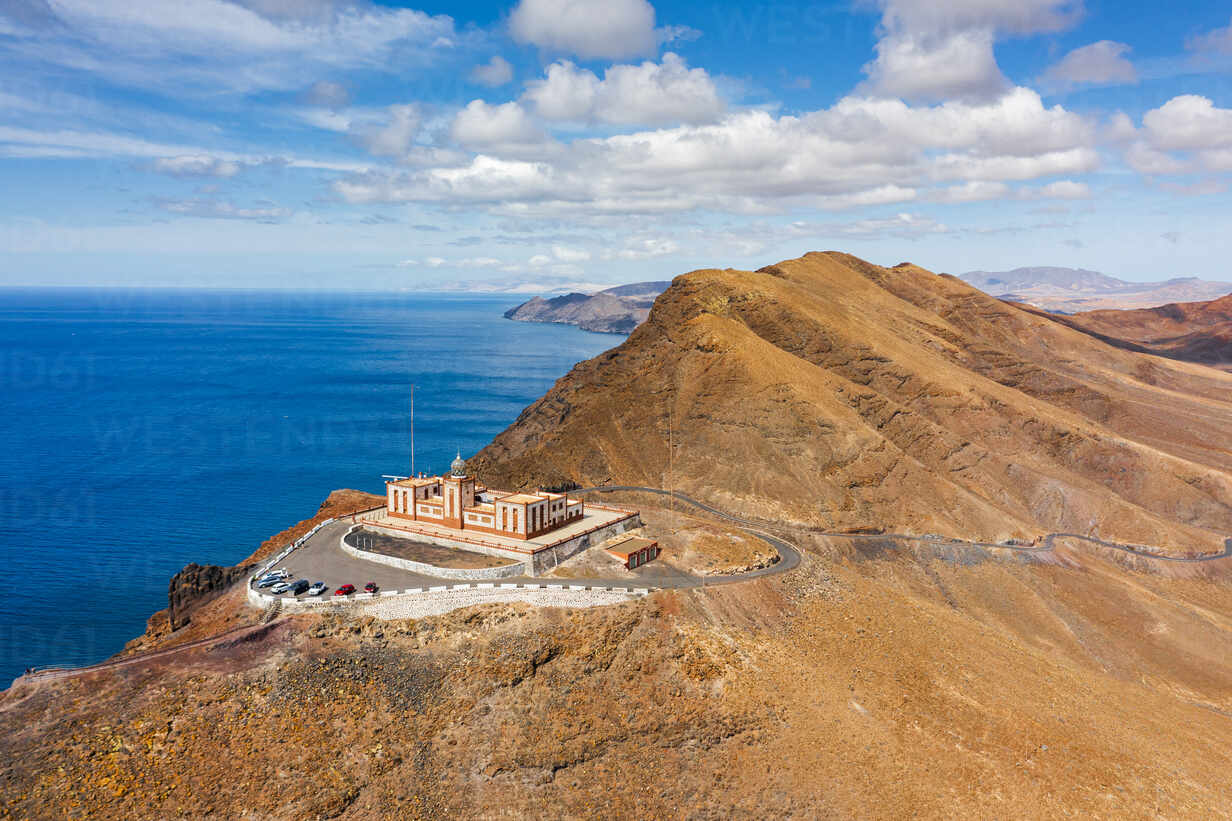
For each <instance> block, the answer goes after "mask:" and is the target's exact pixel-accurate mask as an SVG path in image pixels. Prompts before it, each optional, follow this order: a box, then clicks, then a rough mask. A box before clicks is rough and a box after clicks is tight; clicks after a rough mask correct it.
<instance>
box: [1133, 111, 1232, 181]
mask: <svg viewBox="0 0 1232 821" xmlns="http://www.w3.org/2000/svg"><path fill="white" fill-rule="evenodd" d="M1138 134H1139V139H1137V140H1135V141H1134V142H1133V143H1131V144H1130V146H1129V148H1127V149H1126V151H1125V160H1126V162H1128V163H1129V165H1130V167H1132V168H1133V169H1135V170H1136V171H1138V172H1139V173H1142V174H1147V175H1151V176H1159V175H1171V174H1194V173H1198V174H1201V173H1223V172H1227V171H1232V108H1218V107H1216V106H1215V104H1214V103H1213V102H1212V101H1211V100H1210V99H1209V98H1207V97H1201V96H1198V95H1196V94H1183V95H1181V96H1179V97H1173V98H1172V99H1171V100H1169V101H1168V102H1166V103H1164V104H1163V105H1162V106H1160V107H1159V108H1155V109H1151V110H1150V111H1148V112H1147V113H1146V114H1144V115H1143V117H1142V129H1141V131H1139V132H1138ZM1168 185H1170V186H1172V188H1170V189H1169V190H1177V191H1178V192H1181V193H1188V192H1190V191H1191V190H1193V191H1199V192H1200V193H1208V192H1209V191H1213V190H1215V186H1205V187H1204V186H1203V185H1202V184H1201V183H1198V184H1188V185H1187V187H1185V189H1184V191H1181V189H1179V188H1176V186H1175V184H1172V183H1169V184H1168Z"/></svg>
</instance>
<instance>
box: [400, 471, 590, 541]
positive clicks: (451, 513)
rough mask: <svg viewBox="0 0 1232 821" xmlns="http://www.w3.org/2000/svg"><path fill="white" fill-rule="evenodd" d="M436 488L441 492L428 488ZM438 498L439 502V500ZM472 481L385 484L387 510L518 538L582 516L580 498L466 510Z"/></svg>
mask: <svg viewBox="0 0 1232 821" xmlns="http://www.w3.org/2000/svg"><path fill="white" fill-rule="evenodd" d="M434 487H439V489H440V495H439V496H433V495H431V491H432V489H433V488H434ZM438 500H439V501H438ZM475 504H476V501H475V480H474V478H471V477H467V478H464V479H455V478H453V477H446V478H444V479H442V480H440V482H438V483H437V485H425V486H423V487H418V488H406V487H399V486H397V485H395V484H393V483H389V484H387V485H386V510H387V511H388V513H389V515H390V516H391V517H394V518H398V519H410V520H412V521H429V522H435V523H437V524H441V525H443V526H445V527H453V528H457V529H459V530H476V531H479V532H482V533H491V534H495V535H499V536H509V537H513V538H517V539H533V538H535V537H537V536H542V535H543V534H545V533H549V532H551V531H553V530H556V529H557V528H559V527H561V526H563V525H565V524H567V523H569V522H572V521H576V520H577V519H579V518H581V517H582V516H583V515H584V513H585V508H584V506H583V503H582V501H581V500H580V499H572V500H570V499H568V498H567V497H562V498H559V499H552V498H546V499H540V500H538V501H535V502H501V501H499V500H497V501H496V502H495V503H494V504H495V508H496V509H495V513H494V514H491V515H489V514H473V513H468V512H467V510H468V508H472V507H474V506H475Z"/></svg>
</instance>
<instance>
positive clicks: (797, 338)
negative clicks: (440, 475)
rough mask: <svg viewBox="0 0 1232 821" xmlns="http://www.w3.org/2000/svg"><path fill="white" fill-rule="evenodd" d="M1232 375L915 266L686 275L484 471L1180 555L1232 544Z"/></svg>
mask: <svg viewBox="0 0 1232 821" xmlns="http://www.w3.org/2000/svg"><path fill="white" fill-rule="evenodd" d="M1230 389H1232V377H1230V376H1229V375H1227V374H1224V373H1221V372H1218V371H1215V370H1212V369H1208V368H1202V367H1200V366H1194V365H1188V364H1186V363H1178V362H1170V361H1167V360H1162V359H1159V358H1157V357H1153V356H1148V355H1144V354H1142V353H1138V352H1134V351H1127V350H1123V349H1118V348H1116V347H1113V346H1110V345H1107V344H1105V343H1103V342H1101V341H1099V340H1097V339H1093V338H1092V337H1090V336H1089V335H1087V334H1083V333H1080V332H1078V331H1075V330H1073V329H1071V328H1068V327H1064V326H1062V325H1059V324H1057V323H1056V322H1053V321H1052V320H1051V319H1049V318H1046V317H1043V316H1039V315H1036V314H1033V313H1031V312H1029V311H1027V310H1023V309H1021V308H1019V307H1016V306H1013V305H1009V304H1005V303H1003V302H1000V301H998V300H996V299H993V298H992V297H989V296H988V295H986V294H984V293H982V292H980V291H978V290H976V289H975V288H973V287H971V286H969V285H967V284H965V283H963V282H962V281H961V280H959V279H957V278H954V277H949V276H938V275H935V274H932V273H930V272H928V271H926V270H924V269H922V268H919V267H917V266H914V265H909V264H902V265H898V266H895V267H893V268H884V267H880V266H876V265H872V264H869V263H867V262H864V261H863V260H860V259H857V258H855V257H852V256H849V255H846V254H840V253H811V254H808V255H806V256H805V257H803V258H801V259H796V260H789V261H785V262H781V263H779V264H777V265H772V266H769V267H766V268H762V269H761V270H759V271H755V272H753V271H734V270H702V271H694V272H692V273H689V274H686V275H683V276H680V277H677V278H676V280H674V282H673V283H672V286H671V287H670V288H669V289H668V290H667V291H666V292H665V293H664V294H663V295H662V296H661V297H660V298H659V299H658V300H657V301H656V303H655V305H654V308H653V310H652V311H651V314H650V317H649V319H648V321H647V322H646V323H644V324H643V325H642V326H640V327H639V328H638V329H637V330H635V331H634V332H633V333H632V334H631V335H630V337H629V338H628V340H626V341H625V342H624V343H623V344H622V345H620V346H618V347H617V348H615V349H613V350H611V351H609V352H607V353H605V354H602V355H600V356H599V357H596V358H595V359H592V360H590V361H588V362H584V363H582V364H580V365H578V366H576V367H575V368H574V370H573V371H572V372H571V373H570V374H568V375H567V376H565V377H564V378H562V379H561V380H560V381H559V382H558V383H557V384H556V385H555V387H554V388H553V389H552V390H551V391H549V393H548V394H547V395H545V396H544V397H543V398H542V399H541V400H539V401H538V402H536V403H535V404H534V405H532V406H531V407H530V408H528V409H527V410H526V411H525V412H524V413H523V414H522V415H521V416H520V417H519V419H518V420H517V421H516V422H515V423H514V424H513V425H512V426H511V427H510V428H509V429H508V430H506V431H505V432H503V433H502V434H501V435H500V436H498V437H497V438H496V439H495V440H494V441H493V442H492V444H491V445H490V446H489V447H487V448H485V449H484V450H483V451H482V452H481V453H480V454H479V456H478V463H479V466H480V470H481V471H482V472H484V474H485V475H491V476H492V477H493V481H495V482H505V483H507V484H513V485H522V484H533V483H536V482H538V483H542V484H558V483H562V482H565V481H577V482H579V483H582V484H602V483H616V484H643V485H659V484H665V483H666V482H667V481H668V479H669V477H668V449H667V440H668V426H669V418H670V420H671V424H672V425H673V427H674V437H673V438H674V441H675V447H676V451H675V458H674V468H675V471H674V477H673V480H674V483H675V485H676V487H677V488H678V489H683V490H686V491H688V492H690V493H692V494H694V495H696V496H698V497H701V498H704V499H708V500H710V501H714V502H718V503H720V504H721V505H723V506H724V507H726V508H728V509H732V510H736V511H739V512H742V513H744V514H746V515H752V516H759V517H764V518H768V519H782V520H787V521H793V522H797V523H801V524H806V525H813V526H822V527H827V528H870V527H871V528H878V527H883V528H886V529H887V530H897V531H907V532H916V533H925V532H940V533H944V534H947V535H955V536H965V537H978V538H982V539H1006V538H1033V537H1038V536H1040V535H1041V534H1043V533H1045V532H1051V531H1060V532H1074V533H1082V534H1091V535H1099V536H1102V537H1105V538H1112V539H1118V540H1123V541H1129V542H1139V543H1143V544H1151V545H1164V546H1168V547H1170V548H1171V549H1175V550H1180V551H1215V550H1218V549H1220V548H1221V547H1222V544H1223V540H1224V538H1225V537H1226V536H1227V535H1228V534H1229V533H1232V400H1230V399H1229V397H1232V390H1230Z"/></svg>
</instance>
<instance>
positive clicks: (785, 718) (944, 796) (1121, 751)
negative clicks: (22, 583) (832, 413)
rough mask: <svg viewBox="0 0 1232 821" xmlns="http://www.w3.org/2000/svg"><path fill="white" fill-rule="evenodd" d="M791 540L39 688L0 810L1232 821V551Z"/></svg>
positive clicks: (317, 621) (254, 639) (14, 700)
mask: <svg viewBox="0 0 1232 821" xmlns="http://www.w3.org/2000/svg"><path fill="white" fill-rule="evenodd" d="M797 539H798V544H800V546H801V547H802V548H803V549H804V550H805V551H806V556H805V561H804V563H803V564H801V566H800V567H798V568H796V569H795V570H793V571H792V572H791V573H789V574H785V575H782V576H776V577H773V578H768V579H762V580H757V581H752V582H747V583H742V584H738V585H733V586H729V587H725V588H715V587H711V588H706V589H701V590H694V591H688V592H663V593H656V594H654V595H652V596H651V597H649V598H647V599H644V600H640V601H637V602H633V603H629V604H623V605H616V606H612V607H605V608H596V609H591V610H584V611H562V610H556V609H538V610H537V609H534V608H531V607H529V606H527V605H486V606H483V607H474V608H469V609H467V610H461V611H456V612H454V613H451V614H448V615H445V616H438V617H432V618H426V619H422V620H419V621H390V622H382V621H374V620H373V619H372V618H371V617H364V616H362V615H357V616H355V617H353V618H351V617H347V616H346V615H324V616H310V615H304V616H296V617H293V618H286V619H282V620H279V621H276V622H274V623H272V624H270V625H268V626H267V628H266V629H264V630H262V631H260V632H257V633H253V634H250V635H249V636H247V637H246V639H245V640H243V641H238V640H233V641H227V642H224V643H222V644H220V645H218V646H215V647H209V648H198V649H193V650H190V651H187V652H184V653H181V654H179V655H177V656H174V657H171V658H167V657H163V658H159V659H156V660H154V661H151V662H149V663H140V664H133V665H131V666H127V667H123V668H116V669H111V670H102V671H99V672H95V673H90V674H87V675H84V676H81V677H79V678H73V679H67V680H62V681H51V682H45V683H37V682H35V683H19V684H18V685H17V686H15V687H14V688H12V689H11V690H9V691H8V692H6V693H4V694H3V695H2V696H0V719H2V720H3V721H4V725H5V727H6V731H5V732H4V733H2V734H0V817H12V818H66V817H90V818H142V819H144V818H150V819H155V818H158V819H162V818H184V819H192V818H246V817H247V818H269V819H283V818H286V819H291V818H296V819H299V818H314V819H316V818H345V819H378V818H408V819H411V818H432V819H435V818H467V819H497V818H534V819H591V818H604V819H627V818H673V819H674V818H680V819H716V820H717V819H763V818H771V817H772V818H789V819H816V818H870V819H883V818H884V819H896V818H905V817H914V818H929V819H932V818H935V819H954V818H971V819H984V818H1039V819H1045V818H1058V817H1082V818H1109V819H1113V818H1115V819H1138V818H1144V819H1145V818H1171V819H1202V820H1203V821H1207V820H1208V819H1217V818H1229V817H1232V791H1230V789H1232V788H1230V787H1229V782H1228V779H1227V772H1226V770H1227V762H1228V760H1229V757H1230V756H1232V667H1230V665H1232V630H1230V626H1232V599H1230V598H1229V595H1228V584H1227V578H1226V577H1227V573H1228V570H1229V568H1228V566H1227V565H1228V563H1229V562H1232V560H1230V559H1222V560H1218V561H1216V562H1210V563H1206V564H1204V565H1201V566H1193V568H1192V571H1193V572H1185V573H1181V574H1179V575H1178V574H1172V573H1167V572H1164V571H1168V570H1169V569H1170V568H1168V567H1163V566H1162V565H1160V563H1159V562H1158V561H1157V560H1140V561H1144V562H1145V563H1146V564H1147V565H1148V566H1147V567H1145V568H1144V570H1134V569H1131V568H1129V567H1126V566H1124V565H1122V564H1121V563H1119V562H1120V560H1119V559H1117V558H1116V557H1109V556H1101V555H1098V554H1097V553H1092V552H1090V551H1088V550H1086V549H1082V548H1075V549H1071V548H1070V547H1068V546H1064V545H1061V546H1058V548H1057V549H1056V550H1055V551H1053V552H1050V553H1044V554H1015V553H1011V552H1010V551H1008V550H1004V549H996V550H979V549H962V550H958V551H953V550H950V549H940V548H935V549H934V548H924V547H917V548H914V549H913V548H905V547H904V546H903V545H901V544H898V543H896V542H894V541H893V540H884V541H875V542H871V543H869V542H865V543H861V544H860V545H859V546H858V548H857V547H853V546H852V544H850V543H849V541H848V540H845V539H827V538H822V537H809V536H808V535H807V534H800V535H798V536H797ZM1152 563H1153V564H1155V565H1160V566H1159V567H1150V566H1149V565H1150V564H1152ZM1161 567H1162V570H1161ZM1180 569H1181V570H1189V569H1190V568H1189V567H1188V566H1185V567H1181V568H1180ZM224 604H225V602H224V600H223V599H216V600H215V601H214V602H211V603H210V604H209V605H207V607H208V608H212V609H213V608H219V607H222V606H223V605H224Z"/></svg>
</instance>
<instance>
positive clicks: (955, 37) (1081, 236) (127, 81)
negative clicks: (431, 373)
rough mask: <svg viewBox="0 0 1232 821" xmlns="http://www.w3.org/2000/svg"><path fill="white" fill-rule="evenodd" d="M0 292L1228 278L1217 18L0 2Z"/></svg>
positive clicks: (548, 3) (1225, 82)
mask: <svg viewBox="0 0 1232 821" xmlns="http://www.w3.org/2000/svg"><path fill="white" fill-rule="evenodd" d="M0 66H3V71H0V183H2V185H0V192H2V193H0V283H3V284H27V285H28V284H83V285H203V286H218V287H237V286H248V287H329V288H378V289H387V288H399V289H400V288H412V289H413V288H432V289H439V288H451V287H484V288H489V289H521V290H525V291H538V290H548V289H559V288H577V287H587V286H590V285H595V286H599V285H603V284H609V283H616V282H630V281H639V280H648V279H662V278H668V277H671V276H674V275H675V274H678V273H681V272H684V271H688V270H692V269H694V268H699V267H710V266H719V267H759V266H761V265H765V264H769V263H771V262H774V261H776V260H779V259H783V258H787V257H792V256H797V255H799V254H801V253H804V252H806V251H809V250H824V249H838V250H844V251H849V252H852V253H855V254H858V255H860V256H863V257H865V258H868V259H870V260H872V261H875V262H878V263H882V264H894V263H897V262H900V261H903V260H910V261H913V262H917V263H919V264H921V265H924V266H925V267H928V268H931V269H933V270H938V271H949V272H954V273H958V272H963V271H967V270H972V269H993V270H996V269H1004V268H1012V267H1017V266H1020V265H1066V266H1075V267H1088V268H1094V269H1097V270H1101V271H1105V272H1107V273H1111V274H1114V275H1118V276H1122V277H1124V278H1126V279H1135V280H1148V279H1165V278H1168V277H1173V276H1201V277H1205V278H1209V279H1232V272H1228V271H1227V263H1226V260H1228V259H1229V258H1232V247H1230V246H1232V240H1229V239H1228V238H1229V237H1232V208H1229V205H1230V204H1232V202H1230V197H1229V193H1228V183H1229V181H1230V180H1232V86H1230V84H1229V80H1230V79H1232V14H1230V13H1229V10H1228V9H1227V7H1220V4H1212V3H1203V2H1176V3H1171V4H1167V5H1166V6H1162V5H1160V4H1156V3H1145V2H1125V3H1116V4H1114V3H1111V2H1086V3H1083V2H1076V1H1075V0H951V2H948V3H945V4H939V3H936V2H931V1H930V0H857V1H856V2H854V3H844V2H821V3H811V2H799V3H793V2H774V3H764V4H759V3H751V4H721V3H714V2H709V3H702V2H658V3H655V4H653V5H651V4H650V3H648V2H646V0H603V1H602V2H597V1H594V2H592V0H510V2H506V3H496V4H489V3H472V4H463V3H449V4H446V3H439V2H437V3H426V4H419V5H414V6H402V5H396V4H392V3H374V2H367V0H361V1H360V2H346V1H345V0H343V1H342V2H339V1H338V0H234V1H232V0H177V2H175V3H154V2H143V1H142V0H0Z"/></svg>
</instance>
